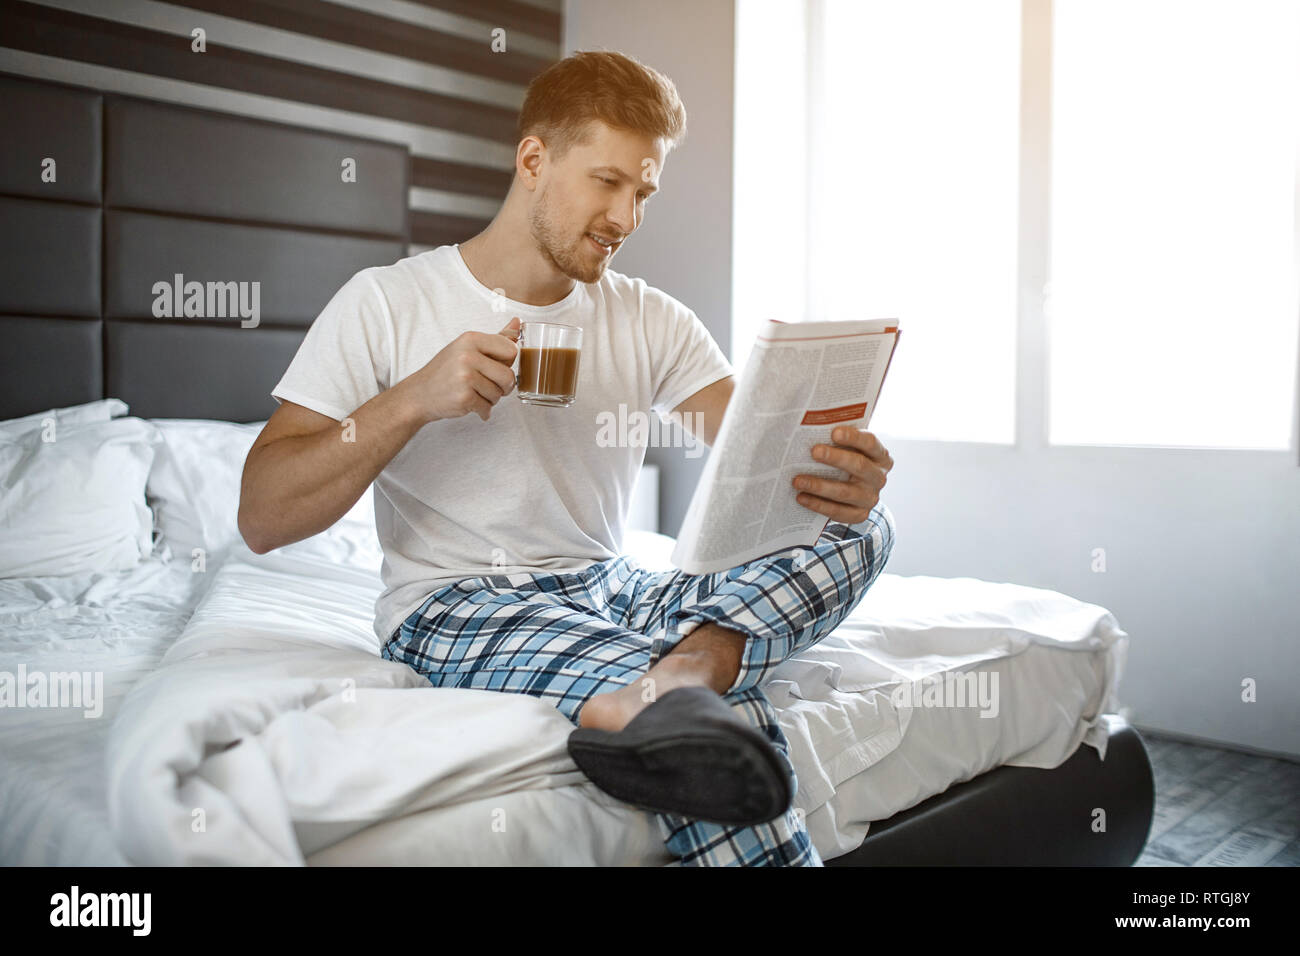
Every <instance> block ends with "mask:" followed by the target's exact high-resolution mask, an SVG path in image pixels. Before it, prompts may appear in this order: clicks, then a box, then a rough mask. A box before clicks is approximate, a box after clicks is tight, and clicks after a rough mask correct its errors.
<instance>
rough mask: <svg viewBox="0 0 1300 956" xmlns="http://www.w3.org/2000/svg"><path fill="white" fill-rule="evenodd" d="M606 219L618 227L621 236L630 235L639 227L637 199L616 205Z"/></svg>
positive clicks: (633, 198)
mask: <svg viewBox="0 0 1300 956" xmlns="http://www.w3.org/2000/svg"><path fill="white" fill-rule="evenodd" d="M606 218H608V219H609V221H610V222H611V223H613V224H614V225H615V226H617V227H618V230H619V234H620V235H624V236H626V235H628V234H630V233H631V232H632V230H634V229H636V227H637V218H636V197H635V196H633V197H632V199H631V201H630V202H619V203H617V204H615V205H614V206H613V207H612V208H611V209H610V210H609V211H608V212H607V213H606Z"/></svg>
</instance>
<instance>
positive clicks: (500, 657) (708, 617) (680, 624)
mask: <svg viewBox="0 0 1300 956" xmlns="http://www.w3.org/2000/svg"><path fill="white" fill-rule="evenodd" d="M893 545H894V520H893V515H892V514H890V512H889V509H888V508H887V507H886V506H884V505H883V504H878V505H877V506H876V508H875V509H874V510H873V511H872V512H871V516H870V518H868V519H867V520H866V521H864V522H862V523H861V524H858V525H852V526H849V525H844V524H841V523H839V522H834V521H832V522H830V523H828V524H827V525H826V530H825V531H823V532H822V535H821V537H820V538H819V539H818V541H817V543H816V544H815V545H813V546H812V547H811V548H801V549H791V550H788V551H782V552H778V553H777V554H775V555H768V556H767V557H764V558H760V559H758V560H756V561H752V562H750V563H748V564H742V565H740V566H739V567H736V568H731V569H729V570H726V571H718V572H714V573H712V574H699V575H691V574H687V573H685V572H684V571H681V570H677V569H673V570H668V571H648V570H646V569H644V568H642V567H640V566H639V565H638V564H637V563H636V562H635V561H634V560H633V559H631V558H630V557H628V556H626V555H623V556H620V557H617V558H611V559H609V560H608V561H603V562H598V563H595V564H592V565H591V566H589V567H587V568H584V569H583V570H581V571H573V572H564V573H560V574H546V573H538V574H499V575H493V574H489V575H484V576H481V577H474V578H466V579H464V580H461V581H457V582H456V583H454V584H451V585H447V586H446V587H443V588H441V589H440V590H438V591H435V592H434V593H433V594H432V595H430V596H429V598H428V599H427V600H426V601H425V602H424V603H423V604H422V605H420V607H419V608H417V609H416V610H415V611H414V612H413V613H412V614H411V615H410V616H409V617H408V618H407V619H406V620H405V621H404V622H403V623H402V624H401V626H400V627H398V628H397V630H395V631H394V632H393V635H392V637H391V638H390V639H389V640H388V642H387V643H386V644H385V645H384V647H383V651H382V656H383V657H384V659H386V660H393V661H399V662H401V663H404V664H406V665H408V666H409V667H412V668H414V669H415V670H416V671H418V672H419V673H420V674H422V675H424V676H425V677H426V678H428V680H429V682H430V683H431V684H432V685H433V686H434V687H470V688H481V689H487V690H499V691H505V692H507V693H516V694H531V695H532V696H534V697H541V698H544V699H546V700H549V701H551V702H552V703H554V704H555V706H556V708H558V709H559V711H560V712H561V713H562V714H564V716H565V717H567V718H568V719H569V720H570V721H572V722H573V724H574V725H575V726H576V725H577V723H578V712H579V711H580V710H581V709H582V705H583V704H584V703H586V701H587V700H588V699H590V698H591V697H593V696H595V695H596V694H602V693H605V692H607V691H611V690H617V689H618V688H620V687H625V686H627V685H629V684H631V683H633V682H635V681H636V680H638V679H639V678H641V677H642V676H644V674H645V672H646V671H647V670H648V669H649V668H650V667H651V666H652V665H653V664H654V663H655V662H656V661H657V660H658V659H659V658H660V657H662V656H663V655H664V654H667V653H668V652H669V651H671V650H672V649H673V648H674V647H676V646H677V644H678V643H679V642H680V641H681V640H683V639H684V638H685V637H686V636H688V635H689V634H690V632H691V631H693V630H694V629H695V628H696V627H698V626H699V625H700V624H701V623H703V622H705V621H714V622H716V623H718V624H721V625H723V626H725V627H728V628H731V629H732V630H736V631H741V632H743V633H744V634H745V635H746V636H747V638H748V639H747V640H746V645H745V653H744V657H743V661H742V663H741V667H740V674H739V676H738V677H737V678H736V681H735V683H734V684H733V685H732V687H731V688H730V690H729V691H728V692H727V693H726V694H725V695H723V699H724V700H725V701H726V702H727V703H729V704H730V705H731V706H732V707H733V708H734V709H735V711H736V713H738V714H739V715H740V716H741V717H743V718H744V719H745V720H746V721H747V722H748V723H749V724H750V725H751V726H754V727H756V728H758V729H759V730H761V731H763V733H765V734H766V735H767V737H768V738H769V739H770V740H771V741H772V744H773V746H774V747H775V748H776V750H777V751H778V752H779V753H781V754H782V756H783V757H784V758H785V765H786V769H787V771H788V772H789V774H790V778H791V781H792V784H793V785H794V786H796V787H797V785H798V781H797V779H796V778H795V773H794V767H793V766H792V765H791V764H790V760H789V743H788V741H787V740H786V739H785V735H784V734H783V733H782V732H781V729H780V726H779V724H778V722H777V715H776V711H775V709H774V708H773V707H772V704H771V702H770V701H769V700H768V699H767V697H766V695H764V694H763V692H762V690H761V689H760V685H761V684H762V683H763V682H764V681H766V680H767V679H768V677H769V676H770V675H771V672H772V670H773V668H775V667H776V666H777V665H778V664H780V663H781V662H782V661H784V660H786V659H787V658H789V657H791V656H792V655H794V654H795V653H796V652H798V651H800V650H803V649H804V648H806V647H809V646H810V645H812V644H815V643H817V642H818V641H820V640H821V639H822V638H824V637H826V635H828V634H830V633H831V631H833V630H834V629H835V628H836V627H837V626H838V625H839V624H840V622H841V621H843V620H844V618H846V617H847V616H848V614H849V612H850V611H852V610H853V608H854V607H855V606H856V605H857V603H858V602H859V601H860V600H861V599H862V597H863V596H864V595H865V594H866V593H867V589H868V588H870V587H871V585H872V584H873V583H874V582H875V580H876V578H877V577H878V576H879V575H880V573H881V571H882V570H883V569H884V567H885V563H886V562H887V561H888V560H889V553H890V551H891V550H892V548H893ZM657 816H658V817H659V821H660V825H661V829H662V830H663V833H664V843H665V845H666V846H667V848H668V851H669V852H670V853H672V854H673V855H674V856H675V857H677V858H678V863H679V864H680V865H684V866H820V865H821V864H822V860H821V857H820V856H819V855H818V853H817V850H816V848H814V847H813V845H812V841H811V840H810V839H809V837H808V831H807V828H806V827H805V826H804V825H803V821H802V820H801V819H800V818H799V816H798V815H797V814H796V813H795V812H794V810H793V809H791V810H789V811H787V812H786V814H785V815H784V816H783V817H780V818H778V819H776V820H773V821H770V822H768V823H764V824H760V825H758V826H751V827H744V826H733V825H723V824H716V823H704V822H701V821H692V820H688V819H685V818H683V817H680V816H677V815H674V814H658V815H657Z"/></svg>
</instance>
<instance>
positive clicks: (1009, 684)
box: [106, 534, 1127, 865]
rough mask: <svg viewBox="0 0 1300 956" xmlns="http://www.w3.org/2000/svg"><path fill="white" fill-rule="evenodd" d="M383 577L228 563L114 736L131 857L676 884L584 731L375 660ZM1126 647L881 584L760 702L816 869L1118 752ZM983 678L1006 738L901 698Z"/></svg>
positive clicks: (1109, 621) (651, 539)
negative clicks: (897, 816)
mask: <svg viewBox="0 0 1300 956" xmlns="http://www.w3.org/2000/svg"><path fill="white" fill-rule="evenodd" d="M639 540H640V550H637V548H636V547H631V550H632V552H633V553H634V554H637V555H638V556H639V557H642V558H643V563H646V564H647V566H662V558H663V555H664V554H665V553H666V548H667V547H668V546H670V544H671V541H670V539H667V538H663V537H662V536H651V535H648V534H641V535H640V536H639ZM629 544H630V546H631V543H629ZM374 558H375V555H373V554H366V553H355V552H352V551H349V552H348V553H338V554H330V553H322V552H320V551H319V550H318V551H311V550H308V551H295V550H294V548H289V549H285V550H284V551H283V552H275V553H272V554H269V555H262V556H258V555H254V554H252V553H251V552H249V551H247V549H244V548H242V546H241V547H240V548H238V549H236V551H235V552H234V553H233V554H232V555H231V557H230V558H229V559H228V560H227V561H226V562H225V564H224V565H223V566H222V567H221V569H220V570H219V571H218V572H217V574H216V575H215V578H214V580H213V582H212V584H211V587H210V589H209V590H208V593H207V595H206V597H205V598H204V600H203V602H202V603H201V604H200V605H199V607H198V609H197V611H196V612H195V613H194V615H193V617H192V618H191V619H190V621H189V624H188V625H187V627H186V628H185V630H184V632H183V633H182V635H181V637H180V638H179V639H178V640H177V641H176V643H175V644H174V645H172V646H171V647H170V648H169V649H168V651H167V652H166V654H165V655H164V656H163V658H162V661H161V663H160V665H159V667H158V668H157V669H156V670H155V671H153V672H152V673H150V674H148V675H147V676H145V677H143V678H142V679H140V680H139V682H138V683H137V684H136V685H135V687H134V688H133V689H132V690H131V692H130V694H129V695H128V696H127V697H126V699H125V700H124V701H123V702H122V704H121V708H120V710H119V712H118V713H117V716H116V720H115V722H114V724H113V726H112V729H111V733H110V734H109V739H108V745H107V755H106V760H107V762H106V769H107V782H108V789H107V798H108V815H109V819H110V822H111V827H112V833H113V838H114V840H115V842H116V845H117V847H118V848H119V849H120V851H121V853H122V854H123V855H124V856H125V858H127V859H128V860H130V861H131V862H134V863H139V864H161V865H189V864H280V865H301V864H304V863H306V864H312V865H338V864H345V865H346V864H362V863H365V864H373V863H378V864H385V863H386V864H392V863H399V864H404V863H410V864H429V863H446V864H476V865H481V864H498V863H499V864H508V863H515V864H604V865H611V864H637V865H654V864H664V863H667V862H669V857H668V856H667V854H666V853H665V851H664V848H663V846H662V842H661V841H662V835H661V834H660V832H659V830H658V826H657V823H656V818H655V817H654V816H653V815H651V814H648V813H644V812H641V811H638V810H634V809H632V808H630V807H627V806H626V805H623V804H621V803H619V802H618V801H616V800H613V799H612V798H609V797H607V796H606V795H605V794H603V793H601V792H600V791H599V790H597V789H596V788H595V787H594V786H592V785H591V784H589V783H587V782H586V780H585V778H584V777H583V776H582V775H581V773H579V771H578V770H577V769H576V767H575V766H574V765H573V763H572V762H571V761H570V760H569V758H568V756H567V753H566V751H565V746H564V745H565V739H566V737H567V735H568V733H569V732H570V730H571V729H572V725H571V724H569V722H568V721H567V720H566V719H564V718H563V717H562V716H561V715H560V714H559V713H558V712H557V711H556V710H555V709H554V708H553V707H552V706H551V705H549V704H547V703H545V702H544V701H541V700H538V699H536V698H532V697H527V696H524V695H513V694H501V693H496V692H492V691H477V690H454V689H434V688H431V687H430V686H429V685H428V683H427V682H426V681H424V679H423V678H421V677H420V676H419V675H417V674H416V673H414V672H413V671H411V670H410V669H409V668H407V667H405V666H404V665H401V664H396V663H393V662H388V661H384V660H382V659H380V658H379V657H378V645H377V642H376V640H375V637H374V635H373V632H372V629H371V614H372V607H373V602H374V598H375V597H376V595H377V594H378V591H379V589H380V585H379V580H378V577H377V575H376V573H375V569H374V564H373V559H374ZM1126 641H1127V638H1126V636H1125V635H1124V633H1123V631H1121V630H1120V629H1119V628H1118V626H1117V624H1116V622H1115V620H1114V618H1113V617H1112V616H1111V615H1110V614H1109V613H1108V612H1107V611H1105V609H1103V608H1099V607H1097V606H1095V605H1088V604H1084V603H1082V602H1079V601H1076V600H1074V599H1072V598H1069V597H1066V596H1064V595H1061V594H1057V593H1055V592H1051V591H1044V590H1039V589H1034V588H1023V587H1018V586H1015V585H1008V584H993V583H989V582H983V581H974V580H971V579H938V578H923V577H916V578H903V577H898V576H895V575H889V574H885V575H882V576H881V578H880V579H879V580H878V581H877V583H876V585H875V586H874V587H873V589H872V591H871V592H870V593H869V594H868V596H867V598H866V599H864V601H863V602H862V604H861V605H859V607H858V608H857V609H856V610H855V612H854V614H853V615H852V616H851V617H850V619H849V620H848V621H847V622H845V624H843V625H842V626H841V627H840V628H838V629H837V630H836V632H835V633H834V634H833V635H831V636H830V637H828V638H827V639H826V640H824V641H822V642H821V643H820V644H818V645H817V646H816V647H815V648H813V649H811V650H810V651H809V652H807V653H806V654H804V655H801V656H800V657H799V658H797V659H794V660H791V661H787V662H786V663H785V664H784V665H782V667H781V668H780V669H779V670H778V672H777V674H776V676H775V677H774V678H773V680H772V681H771V682H770V683H769V684H768V685H767V688H766V689H767V692H768V695H769V697H770V698H771V699H772V701H773V703H774V704H775V705H776V706H777V707H778V712H779V713H780V715H781V720H782V726H783V728H784V729H785V731H786V734H787V736H788V737H789V738H790V741H791V748H792V750H791V754H792V759H793V760H794V763H795V768H796V772H797V774H798V776H799V783H800V787H799V793H798V796H797V798H796V805H797V807H799V809H800V810H801V811H802V812H803V813H805V815H806V817H807V821H808V825H809V830H810V833H811V834H812V836H813V839H814V843H815V844H816V845H817V847H818V849H819V850H820V851H821V853H822V855H823V856H824V857H826V858H829V857H831V856H834V855H838V854H839V853H843V852H847V851H848V850H850V849H852V848H853V847H854V846H856V845H857V844H858V843H860V842H861V839H862V837H863V836H864V835H865V833H866V830H867V827H868V825H869V823H870V821H872V820H879V819H884V818H886V817H888V816H890V815H892V814H893V813H894V812H897V811H898V810H901V809H904V808H905V807H906V806H911V805H913V804H914V803H916V802H919V801H920V800H921V799H924V798H925V797H927V796H930V795H931V794H933V793H937V792H939V791H941V790H943V789H945V788H946V787H947V786H948V785H950V784H952V783H953V782H956V781H959V780H964V779H969V777H971V776H974V775H976V774H977V773H981V772H984V771H985V770H987V769H991V768H992V767H995V766H998V765H1000V764H1003V763H1015V764H1019V765H1022V766H1042V767H1053V766H1057V765H1058V764H1059V763H1061V762H1062V761H1064V760H1065V759H1066V758H1068V757H1069V756H1070V754H1071V753H1073V751H1074V749H1075V748H1076V747H1077V746H1078V745H1079V743H1080V741H1085V742H1087V743H1090V744H1092V745H1093V746H1097V747H1099V748H1101V747H1104V739H1105V735H1104V724H1103V718H1102V715H1103V714H1105V713H1107V712H1112V711H1113V710H1114V709H1115V708H1116V706H1117V701H1116V700H1115V691H1116V688H1117V685H1118V681H1119V677H1120V671H1121V668H1122V663H1123V657H1124V650H1125V646H1126ZM969 669H984V670H986V671H988V672H989V673H990V674H991V673H993V672H997V673H998V674H999V675H1000V680H1001V683H1000V701H999V706H1000V713H999V715H998V717H996V718H992V719H986V718H980V717H979V716H978V714H977V712H975V711H972V710H969V709H968V710H964V711H960V710H958V709H954V708H945V709H936V708H928V707H925V706H923V702H921V701H919V700H918V701H911V702H909V701H906V700H905V699H903V698H902V697H900V695H899V693H898V690H899V688H900V686H901V684H902V683H904V682H906V681H916V680H918V679H920V678H922V677H924V676H926V675H931V674H941V673H943V672H946V671H954V670H969ZM905 742H907V743H908V744H912V743H913V742H914V743H915V746H914V747H913V748H912V750H911V751H910V752H909V751H908V747H906V746H903V745H904V743H905ZM1103 756H1104V753H1103ZM881 767H889V768H890V769H889V772H888V774H887V775H883V774H878V773H876V771H877V769H878V768H881ZM873 774H874V776H873Z"/></svg>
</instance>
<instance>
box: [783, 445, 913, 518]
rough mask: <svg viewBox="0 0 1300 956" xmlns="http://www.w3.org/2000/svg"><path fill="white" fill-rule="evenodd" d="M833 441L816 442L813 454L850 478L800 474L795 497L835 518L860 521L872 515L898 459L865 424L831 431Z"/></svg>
mask: <svg viewBox="0 0 1300 956" xmlns="http://www.w3.org/2000/svg"><path fill="white" fill-rule="evenodd" d="M831 440H832V441H833V442H834V443H835V444H833V445H813V449H812V456H813V458H814V459H815V460H817V461H819V462H821V463H822V464H823V465H830V466H831V467H832V468H839V469H840V470H841V471H844V472H845V473H847V474H848V478H847V479H845V480H842V481H835V480H833V479H830V478H818V477H817V476H816V475H796V476H795V479H794V487H795V488H796V489H798V490H799V494H797V495H795V500H796V501H798V502H799V504H801V505H803V506H804V507H805V508H809V509H811V510H812V511H816V512H817V513H818V514H824V515H826V516H827V517H829V518H830V519H831V520H832V521H839V522H842V523H844V524H857V523H858V522H859V521H866V520H867V518H869V517H870V516H871V509H872V508H874V507H876V504H877V502H879V501H880V492H881V489H883V488H884V487H885V478H886V476H887V475H888V474H889V469H891V468H893V467H894V459H893V458H892V457H891V456H890V454H889V451H888V449H886V448H885V446H884V445H882V444H881V443H880V439H879V438H877V437H876V436H875V435H873V434H871V432H869V431H867V430H866V429H865V428H847V427H840V428H837V429H835V430H834V431H833V432H831Z"/></svg>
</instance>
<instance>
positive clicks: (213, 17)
mask: <svg viewBox="0 0 1300 956" xmlns="http://www.w3.org/2000/svg"><path fill="white" fill-rule="evenodd" d="M39 3H40V5H41V6H43V7H50V8H52V9H56V10H66V11H69V12H71V13H80V14H84V15H86V16H91V17H97V18H99V19H101V20H109V21H111V22H113V23H122V24H128V25H131V26H139V27H145V28H147V29H150V30H158V31H161V32H163V33H170V34H172V35H174V36H177V37H182V38H184V39H185V40H186V43H187V44H188V43H189V42H190V37H191V34H192V31H193V30H194V29H195V28H196V27H202V28H203V30H204V32H205V33H206V34H207V43H208V44H209V45H210V46H214V47H228V48H230V49H232V50H243V51H244V52H247V53H256V54H260V55H262V56H269V57H273V58H275V59H277V60H284V61H286V62H288V63H297V64H300V65H302V66H312V67H317V68H320V69H327V70H333V71H336V72H339V73H346V74H348V75H350V76H361V77H365V78H366V79H371V80H381V81H383V82H386V83H393V84H396V85H398V86H405V87H409V88H410V89H414V90H419V91H421V92H428V93H441V94H444V95H446V96H455V97H458V98H460V99H467V100H474V101H477V102H481V103H490V104H492V105H493V106H501V107H505V108H506V109H512V110H518V109H519V107H520V106H522V105H523V102H524V94H525V92H526V90H525V89H524V87H522V86H520V85H518V84H516V83H506V82H503V81H501V80H492V79H488V78H487V77H479V76H474V75H473V74H470V73H464V72H461V71H459V70H449V69H447V68H446V67H441V66H431V65H429V64H426V63H421V62H419V61H418V60H408V59H406V58H404V57H399V56H391V55H389V54H386V53H375V52H373V51H370V50H366V49H363V48H361V47H356V46H349V45H347V44H344V43H335V42H333V41H332V40H319V39H317V38H315V37H310V36H304V35H303V34H301V33H293V32H292V31H289V30H282V29H279V28H278V27H267V26H262V25H260V24H256V23H248V22H246V21H243V20H237V19H233V18H231V17H223V16H219V15H217V14H215V13H207V12H205V11H202V10H187V9H184V8H181V7H174V6H172V5H170V4H166V3H157V2H155V0H115V2H114V3H113V4H111V5H108V4H104V3H103V2H102V0H39ZM489 42H490V40H489V39H488V38H487V37H486V34H485V35H484V39H483V44H484V47H485V48H486V47H487V46H488V44H489ZM194 55H195V56H202V55H203V54H201V53H196V54H194Z"/></svg>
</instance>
